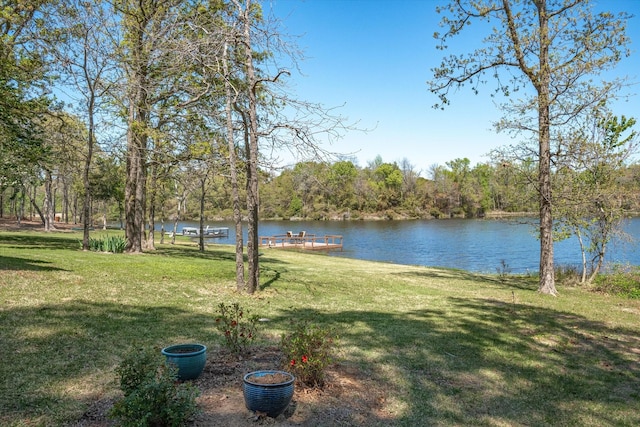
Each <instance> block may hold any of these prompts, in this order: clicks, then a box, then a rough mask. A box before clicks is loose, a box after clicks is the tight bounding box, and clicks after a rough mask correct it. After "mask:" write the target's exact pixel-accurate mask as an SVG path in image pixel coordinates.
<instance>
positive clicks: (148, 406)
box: [109, 348, 199, 427]
mask: <svg viewBox="0 0 640 427" xmlns="http://www.w3.org/2000/svg"><path fill="white" fill-rule="evenodd" d="M116 372H117V374H118V376H119V377H120V390H122V392H123V393H124V397H123V398H122V399H120V400H118V401H117V402H115V404H114V405H113V408H111V411H110V412H109V416H110V418H113V419H115V420H117V421H118V425H119V426H125V427H134V426H135V427H145V426H154V427H155V426H172V427H177V426H183V425H186V424H187V422H188V421H189V420H190V419H191V418H193V416H194V415H195V414H196V413H197V412H198V407H197V404H196V397H198V395H199V390H198V389H197V388H196V387H195V386H194V385H192V384H189V383H180V382H178V380H177V373H178V370H177V368H176V367H175V366H173V365H169V364H167V363H165V361H164V358H162V357H161V356H159V352H158V351H155V350H152V349H149V348H140V349H136V350H133V351H131V352H129V354H128V355H127V356H126V357H125V358H124V360H123V361H122V363H121V364H120V365H119V366H118V368H117V369H116Z"/></svg>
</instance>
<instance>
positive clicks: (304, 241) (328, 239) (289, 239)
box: [260, 231, 343, 251]
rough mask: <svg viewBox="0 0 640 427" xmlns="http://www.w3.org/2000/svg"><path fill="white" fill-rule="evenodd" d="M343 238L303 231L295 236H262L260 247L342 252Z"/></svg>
mask: <svg viewBox="0 0 640 427" xmlns="http://www.w3.org/2000/svg"><path fill="white" fill-rule="evenodd" d="M342 244H343V239H342V236H340V235H336V234H327V235H324V236H316V235H315V234H307V233H306V232H305V231H301V232H300V233H298V234H293V233H292V232H291V231H288V232H287V234H276V235H274V236H260V246H262V247H269V248H279V249H307V250H315V251H322V250H325V251H326V250H329V251H330V250H342Z"/></svg>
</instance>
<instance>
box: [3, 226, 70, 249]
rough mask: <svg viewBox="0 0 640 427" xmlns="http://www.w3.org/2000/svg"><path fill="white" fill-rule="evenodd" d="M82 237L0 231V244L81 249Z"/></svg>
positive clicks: (21, 247)
mask: <svg viewBox="0 0 640 427" xmlns="http://www.w3.org/2000/svg"><path fill="white" fill-rule="evenodd" d="M81 239H82V237H80V238H78V237H77V236H76V237H72V236H65V235H64V234H62V235H60V234H55V233H52V234H45V233H32V232H24V231H23V232H0V245H2V246H6V247H8V248H20V249H24V248H48V249H67V250H68V249H76V250H78V249H81V248H82V245H81V242H82V240H81Z"/></svg>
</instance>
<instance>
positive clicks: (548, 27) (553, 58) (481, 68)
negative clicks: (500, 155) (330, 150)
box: [430, 0, 629, 295]
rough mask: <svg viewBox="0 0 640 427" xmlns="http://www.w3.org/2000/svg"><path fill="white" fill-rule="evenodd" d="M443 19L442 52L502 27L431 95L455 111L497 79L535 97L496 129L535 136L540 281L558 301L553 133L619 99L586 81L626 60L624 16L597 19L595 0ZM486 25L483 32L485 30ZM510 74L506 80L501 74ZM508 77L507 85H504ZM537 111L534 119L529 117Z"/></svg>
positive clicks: (490, 6)
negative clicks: (463, 98)
mask: <svg viewBox="0 0 640 427" xmlns="http://www.w3.org/2000/svg"><path fill="white" fill-rule="evenodd" d="M438 12H440V13H444V14H445V16H444V17H443V19H442V21H441V24H442V26H443V27H444V28H445V31H444V33H442V34H440V33H436V34H435V37H436V38H437V39H438V40H440V41H441V45H440V48H441V49H443V50H444V49H447V48H448V46H447V43H448V42H449V40H450V39H451V38H452V37H454V36H456V35H458V34H460V33H461V32H462V31H463V29H464V28H465V27H467V26H469V24H472V22H474V21H478V23H479V24H480V22H482V21H484V22H488V23H494V22H495V23H496V24H497V25H496V26H495V27H494V29H493V31H491V32H490V33H489V34H488V35H487V36H486V37H485V38H484V40H483V45H484V47H482V48H478V49H476V50H475V51H474V52H471V53H469V54H460V55H455V54H454V55H450V56H448V57H446V58H445V59H444V60H443V62H442V64H441V65H440V66H438V67H436V68H435V69H433V73H434V78H433V80H431V82H430V89H431V91H432V92H434V93H436V94H438V95H439V97H440V103H439V104H437V105H436V106H437V107H441V106H443V105H446V104H448V103H449V98H448V95H449V92H450V91H451V90H453V89H456V88H459V87H462V86H464V85H466V84H469V85H471V86H472V89H473V90H474V92H476V93H477V91H478V87H479V85H480V84H481V83H483V76H485V75H486V74H487V73H491V75H492V76H495V78H496V81H497V85H498V90H499V91H501V92H502V94H503V95H505V96H508V95H510V94H511V93H512V92H515V91H519V90H520V91H521V93H522V92H525V94H528V95H530V96H529V97H528V98H526V99H524V100H522V101H512V103H511V104H510V105H505V111H506V112H507V114H508V115H507V116H506V118H505V119H504V120H503V121H502V122H501V123H500V124H499V125H498V129H499V130H500V129H506V130H510V131H514V132H516V133H519V132H523V131H528V132H531V133H532V134H533V135H534V136H535V139H536V140H537V143H538V153H537V160H538V179H537V186H538V194H539V213H540V281H539V288H538V290H539V291H540V292H541V293H544V294H551V295H557V290H556V286H555V277H554V264H553V235H552V230H553V216H552V205H553V198H552V185H551V176H552V169H551V166H552V165H551V158H552V153H551V140H552V137H553V135H552V130H553V129H554V128H555V127H559V126H563V125H565V124H566V123H568V122H570V121H571V120H573V119H574V118H575V117H576V116H578V115H579V114H581V113H582V112H583V111H584V109H585V108H586V107H588V106H590V105H594V104H595V103H597V102H600V101H601V100H602V99H606V98H608V97H611V96H613V95H612V94H613V93H614V91H615V89H616V88H617V87H618V86H619V82H617V81H614V82H613V83H607V82H602V83H600V84H598V85H596V84H595V83H592V81H591V80H590V79H588V78H587V77H588V76H594V75H598V74H600V73H601V72H602V71H604V70H608V69H610V68H612V67H613V66H614V65H615V64H616V63H617V62H618V61H619V59H620V58H621V57H622V55H623V54H625V53H627V54H628V51H627V50H626V46H627V45H628V42H629V40H628V39H627V37H626V36H625V23H626V20H627V19H628V18H629V15H628V14H626V13H621V14H620V15H619V16H617V17H616V16H613V15H612V14H611V13H608V12H602V13H594V12H593V11H592V9H591V5H590V1H589V0H527V1H521V2H516V1H513V0H482V1H477V2H476V1H466V0H452V1H451V2H450V3H449V5H448V6H446V7H443V8H438ZM480 25H482V24H480ZM501 70H504V71H505V73H504V74H500V71H501ZM505 76H506V77H507V79H508V81H506V82H505V81H504V80H503V78H504V77H505ZM531 111H534V112H535V115H534V116H531V115H529V113H530V112H531Z"/></svg>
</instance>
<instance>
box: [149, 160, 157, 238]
mask: <svg viewBox="0 0 640 427" xmlns="http://www.w3.org/2000/svg"><path fill="white" fill-rule="evenodd" d="M156 168H157V165H154V166H152V168H151V183H150V185H149V234H148V235H147V245H146V248H147V249H148V250H150V251H154V250H155V249H156V242H155V230H156V187H157V183H158V176H157V171H156Z"/></svg>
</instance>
